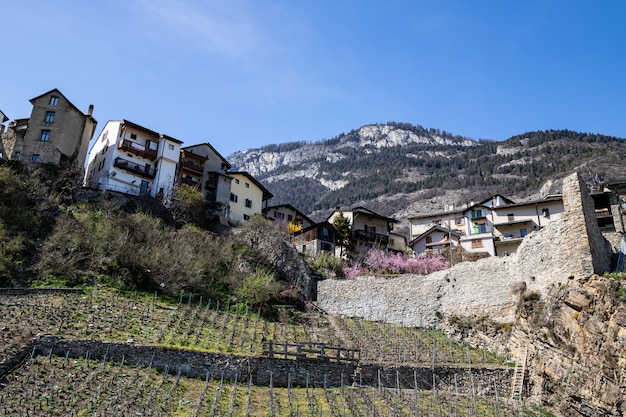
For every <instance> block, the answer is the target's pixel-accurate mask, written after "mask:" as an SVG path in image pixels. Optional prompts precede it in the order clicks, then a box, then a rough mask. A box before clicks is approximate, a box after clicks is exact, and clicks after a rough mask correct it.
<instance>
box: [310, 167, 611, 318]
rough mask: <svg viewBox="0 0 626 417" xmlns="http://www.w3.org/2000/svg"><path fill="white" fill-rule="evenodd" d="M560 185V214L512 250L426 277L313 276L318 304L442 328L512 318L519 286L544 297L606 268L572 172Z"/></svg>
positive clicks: (604, 249) (602, 244)
mask: <svg viewBox="0 0 626 417" xmlns="http://www.w3.org/2000/svg"><path fill="white" fill-rule="evenodd" d="M563 183H564V185H563V194H564V200H565V208H566V209H565V213H564V216H563V217H562V218H561V219H559V220H556V221H554V222H551V223H550V224H548V225H547V226H546V227H544V228H542V229H540V230H538V231H536V232H533V233H530V234H529V235H528V236H527V237H526V238H525V239H524V241H523V242H522V244H521V245H520V247H519V249H518V251H517V253H516V254H513V255H511V256H508V257H490V258H485V259H481V260H479V261H477V262H463V263H460V264H457V265H454V266H453V267H452V268H450V269H448V270H445V271H439V272H436V273H434V274H430V275H428V276H417V275H402V276H398V277H391V278H388V277H373V276H369V277H357V278H356V279H353V280H325V281H320V282H319V283H318V301H317V305H318V306H319V307H320V308H322V309H323V310H325V311H327V312H330V313H335V314H343V315H346V316H350V317H361V318H364V319H366V320H376V321H385V322H389V323H394V324H403V325H409V326H431V325H433V326H441V327H445V325H446V323H447V322H448V320H449V319H450V318H451V317H453V316H459V317H472V318H487V319H488V320H490V321H496V322H509V323H513V322H514V321H515V318H516V311H517V307H518V304H519V301H520V291H519V290H518V289H519V288H523V289H524V291H525V293H526V294H528V293H531V292H536V293H538V294H539V296H540V297H544V296H545V295H546V294H548V292H549V290H550V288H552V287H553V286H555V285H559V284H560V285H566V284H567V282H568V281H570V280H573V279H577V280H582V281H584V280H587V279H589V277H590V276H592V275H593V274H594V273H601V272H604V271H606V270H608V269H609V266H610V265H609V264H610V257H611V249H610V245H609V244H608V243H607V242H606V240H605V239H604V238H603V237H602V234H601V233H600V230H599V228H598V227H597V223H596V220H595V214H594V212H593V201H591V198H590V197H589V191H588V190H587V188H586V186H585V185H584V183H583V182H582V181H581V180H580V178H579V176H578V175H577V174H574V175H571V176H569V177H567V178H565V179H564V180H563ZM516 289H517V290H516Z"/></svg>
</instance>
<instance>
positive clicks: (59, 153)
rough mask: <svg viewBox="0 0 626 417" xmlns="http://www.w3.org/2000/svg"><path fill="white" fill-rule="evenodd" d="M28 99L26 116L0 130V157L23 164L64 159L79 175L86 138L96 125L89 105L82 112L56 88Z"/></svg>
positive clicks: (54, 163)
mask: <svg viewBox="0 0 626 417" xmlns="http://www.w3.org/2000/svg"><path fill="white" fill-rule="evenodd" d="M30 102H31V104H32V105H33V109H32V111H31V114H30V117H29V118H24V119H16V120H14V121H12V122H10V123H9V125H8V128H7V129H6V131H4V132H2V135H1V138H0V139H1V142H2V147H3V148H4V151H3V152H2V154H3V157H4V158H8V159H19V160H21V161H23V162H24V163H25V164H27V165H29V164H30V165H32V164H36V163H46V164H52V165H60V164H61V161H62V160H67V161H68V162H70V163H72V164H73V165H74V167H75V168H76V169H78V170H80V172H81V175H82V169H83V165H84V163H85V157H86V155H87V149H88V147H89V141H90V140H91V138H92V137H93V135H94V133H95V130H96V125H97V121H96V119H94V118H93V116H92V113H93V106H91V105H90V106H89V110H88V111H87V113H83V112H82V111H80V110H79V109H78V108H77V107H76V106H75V105H73V104H72V103H71V102H70V101H69V100H68V99H67V98H66V97H65V96H64V95H63V94H62V93H61V92H60V91H59V90H58V89H56V88H55V89H53V90H50V91H48V92H47V93H44V94H42V95H40V96H37V97H35V98H33V99H31V100H30Z"/></svg>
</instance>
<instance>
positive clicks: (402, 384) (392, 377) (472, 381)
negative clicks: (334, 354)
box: [355, 365, 528, 396]
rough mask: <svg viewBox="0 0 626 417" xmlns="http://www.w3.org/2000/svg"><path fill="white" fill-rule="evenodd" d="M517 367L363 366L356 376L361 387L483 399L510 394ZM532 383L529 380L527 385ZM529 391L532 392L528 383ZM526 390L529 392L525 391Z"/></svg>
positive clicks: (356, 380)
mask: <svg viewBox="0 0 626 417" xmlns="http://www.w3.org/2000/svg"><path fill="white" fill-rule="evenodd" d="M512 379H513V368H471V367H460V366H458V367H455V366H435V367H408V366H399V367H388V368H382V367H379V366H376V365H363V366H361V367H360V368H359V369H358V371H357V375H356V376H355V382H357V383H360V384H361V385H368V386H378V385H379V384H380V385H381V386H383V387H387V388H400V389H415V386H416V385H417V388H418V389H424V390H432V389H433V384H434V387H435V388H436V389H437V390H439V391H447V392H458V393H459V394H463V395H468V394H469V395H471V394H472V393H475V394H476V395H480V396H492V395H495V390H496V389H497V390H498V395H501V394H502V393H510V390H511V381H512ZM526 382H528V381H527V380H525V383H526ZM525 385H526V389H528V387H527V384H525ZM525 391H526V390H525Z"/></svg>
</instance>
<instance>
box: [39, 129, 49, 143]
mask: <svg viewBox="0 0 626 417" xmlns="http://www.w3.org/2000/svg"><path fill="white" fill-rule="evenodd" d="M41 141H42V142H49V141H50V131H49V130H42V131H41Z"/></svg>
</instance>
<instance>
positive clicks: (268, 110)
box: [0, 0, 626, 156]
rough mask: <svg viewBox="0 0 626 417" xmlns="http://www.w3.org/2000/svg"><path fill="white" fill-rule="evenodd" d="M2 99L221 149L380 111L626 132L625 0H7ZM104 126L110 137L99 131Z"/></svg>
mask: <svg viewBox="0 0 626 417" xmlns="http://www.w3.org/2000/svg"><path fill="white" fill-rule="evenodd" d="M0 15H1V16H2V23H1V24H0V39H2V46H3V61H4V62H3V64H2V71H0V75H1V76H2V77H1V83H2V89H1V90H0V91H1V93H0V110H2V111H3V112H4V113H6V114H7V116H8V117H9V118H10V119H16V118H21V117H28V116H29V115H30V110H31V105H30V103H29V101H28V100H29V99H31V98H33V97H36V96H38V95H39V94H42V93H44V92H47V91H48V90H50V89H52V88H59V89H60V90H61V92H63V93H64V95H66V96H67V97H68V98H69V99H70V101H72V102H73V103H74V104H75V105H76V106H77V107H78V108H80V109H81V110H83V111H85V112H86V111H87V108H88V106H89V104H94V106H95V110H94V117H95V118H96V119H97V120H98V130H97V133H99V132H100V130H101V128H102V127H103V126H104V124H105V123H106V121H107V120H116V119H122V118H124V119H128V120H130V121H132V122H135V123H138V124H140V125H143V126H145V127H147V128H149V129H152V130H156V131H158V132H161V133H165V134H167V135H170V136H173V137H176V138H178V139H180V140H183V141H184V142H185V145H192V144H196V143H201V142H207V141H208V142H210V143H211V144H213V146H215V147H216V149H217V150H218V151H219V152H220V153H221V154H222V155H224V156H227V155H229V154H230V153H231V152H234V151H237V150H244V149H247V148H253V147H260V146H263V145H267V144H270V143H282V142H288V141H296V140H297V141H317V140H322V139H330V138H332V137H334V136H336V135H338V134H340V133H342V132H348V131H350V130H352V129H356V128H358V127H360V126H362V125H364V124H368V123H385V122H387V121H397V122H408V123H413V124H421V125H422V126H424V127H434V128H439V129H442V130H446V131H448V132H451V133H453V134H458V135H463V136H467V137H470V138H473V139H481V138H487V139H495V140H503V139H507V138H509V137H511V136H514V135H517V134H521V133H524V132H527V131H533V130H545V129H570V130H577V131H583V132H592V133H603V134H607V135H614V136H619V137H625V138H626V1H623V0H604V1H599V2H592V1H581V0H552V1H546V0H537V1H536V0H526V1H516V2H514V1H501V0H500V1H490V0H486V1H466V0H459V1H435V0H431V1H421V0H388V1H382V0H380V1H373V0H371V1H370V0H360V1H353V0H316V1H297V0H265V1H260V0H227V1H226V0H222V1H214V0H109V1H74V0H57V1H54V2H51V1H39V0H21V1H11V2H3V4H2V5H1V6H0ZM97 133H96V134H97Z"/></svg>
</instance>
